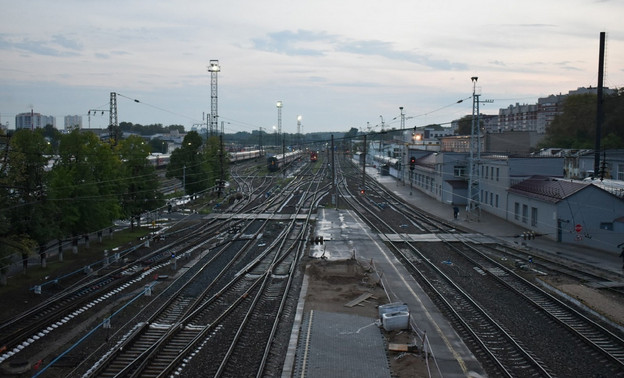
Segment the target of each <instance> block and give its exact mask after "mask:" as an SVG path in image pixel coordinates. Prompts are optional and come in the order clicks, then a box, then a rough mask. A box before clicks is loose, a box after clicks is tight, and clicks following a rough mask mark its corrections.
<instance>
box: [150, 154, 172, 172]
mask: <svg viewBox="0 0 624 378" xmlns="http://www.w3.org/2000/svg"><path fill="white" fill-rule="evenodd" d="M170 159H171V155H169V154H151V155H149V156H148V157H147V161H149V163H150V164H151V165H152V166H154V168H156V169H159V168H166V167H167V164H169V160H170Z"/></svg>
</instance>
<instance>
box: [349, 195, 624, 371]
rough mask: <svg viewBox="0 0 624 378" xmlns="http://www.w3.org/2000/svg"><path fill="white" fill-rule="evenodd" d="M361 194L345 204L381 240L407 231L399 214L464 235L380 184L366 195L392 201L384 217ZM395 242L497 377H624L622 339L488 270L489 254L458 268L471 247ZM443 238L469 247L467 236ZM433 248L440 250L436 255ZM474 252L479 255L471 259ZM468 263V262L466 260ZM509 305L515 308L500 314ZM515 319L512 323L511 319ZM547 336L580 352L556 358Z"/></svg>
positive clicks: (508, 274) (504, 272) (502, 271)
mask: <svg viewBox="0 0 624 378" xmlns="http://www.w3.org/2000/svg"><path fill="white" fill-rule="evenodd" d="M347 186H348V187H349V188H350V191H348V190H349V189H347ZM354 188H358V185H355V184H350V185H345V187H344V188H343V189H342V190H343V191H344V192H343V197H344V198H347V199H349V202H350V203H351V205H352V206H353V207H354V208H355V209H356V211H358V212H359V213H360V214H361V216H362V217H363V218H365V219H368V221H367V222H368V223H369V225H371V226H372V227H373V228H374V229H376V230H377V231H378V232H379V233H380V234H386V233H388V232H391V233H394V234H400V233H403V232H404V231H403V229H404V228H401V227H396V226H394V225H393V224H394V223H396V222H393V224H390V223H391V222H388V221H387V220H388V219H392V218H395V215H394V214H393V215H391V214H390V211H398V212H400V214H397V215H396V216H397V217H401V216H407V217H408V218H410V219H411V220H413V221H414V222H416V223H418V224H419V226H417V227H416V229H417V230H419V231H420V232H434V233H437V234H442V233H448V232H453V233H457V232H459V231H458V230H457V229H456V228H455V227H449V225H446V224H445V223H444V222H437V221H436V222H435V224H432V223H431V222H430V220H429V219H427V220H426V221H425V222H421V220H420V219H421V217H420V216H415V215H414V214H413V213H412V212H411V211H409V209H406V208H405V207H402V206H400V205H399V204H395V203H394V202H393V201H392V200H389V198H392V197H391V195H390V194H389V193H384V189H383V188H378V187H377V186H376V185H374V184H373V183H371V184H369V185H367V188H366V196H369V193H371V192H372V191H377V190H379V193H378V194H375V195H376V196H378V197H379V198H384V199H386V200H385V201H386V203H391V205H389V206H387V207H385V208H383V209H381V210H378V209H377V208H375V207H371V206H370V205H369V204H370V200H367V199H363V198H362V197H363V196H362V195H359V196H358V195H356V194H354V192H353V189H354ZM382 213H383V215H382ZM406 214H409V215H406ZM412 229H413V228H412ZM387 230H391V231H387ZM391 239H393V238H390V237H387V238H386V244H387V245H389V246H390V247H391V249H392V250H393V251H394V252H395V254H396V255H397V256H398V257H399V258H400V260H401V261H403V263H404V264H405V265H406V266H408V267H409V268H410V270H411V271H412V272H413V275H414V276H415V277H416V279H417V280H418V281H419V282H420V283H421V285H422V286H423V287H425V288H426V290H427V291H428V293H429V295H430V296H431V297H432V300H433V301H434V302H435V303H436V304H437V305H438V306H439V307H440V308H441V309H444V311H445V313H446V314H447V317H448V318H449V319H450V320H451V322H452V324H453V325H454V327H455V328H456V330H458V332H459V333H460V335H461V336H462V338H464V340H465V341H466V342H467V344H468V345H469V346H470V347H471V349H472V350H473V352H474V353H475V355H477V357H478V358H479V360H480V361H482V363H484V364H485V366H486V367H487V370H488V372H490V374H494V375H504V376H570V374H579V373H580V374H581V375H583V373H581V372H585V373H587V374H588V375H592V374H599V375H600V374H603V375H604V376H618V374H622V371H624V365H622V357H621V356H622V350H621V348H622V345H623V342H622V339H621V336H619V335H616V334H614V333H613V332H611V331H609V330H607V329H605V328H603V327H602V326H601V325H599V324H597V323H595V322H593V321H591V320H589V319H588V318H587V317H586V316H585V315H583V314H580V313H579V312H578V311H576V310H574V309H573V308H571V307H570V306H568V305H567V304H564V303H563V302H562V301H560V300H559V299H557V298H554V297H553V296H552V295H550V294H548V293H546V292H545V291H543V290H541V289H540V288H538V287H536V286H535V285H533V284H530V283H528V281H526V280H524V279H522V278H521V277H519V276H517V275H515V274H514V273H513V272H512V271H511V270H508V269H507V268H505V267H503V266H498V265H497V266H496V267H494V266H492V263H491V262H490V263H488V264H486V263H485V261H486V260H485V257H483V256H484V255H482V254H479V255H478V256H481V257H479V262H482V263H481V264H479V263H477V261H476V259H477V258H476V257H475V258H474V259H473V260H467V263H466V264H462V265H457V261H458V260H459V259H460V258H459V257H458V256H457V252H450V251H453V250H455V251H456V250H457V247H456V245H460V246H466V245H469V243H467V242H438V243H414V242H411V241H408V240H407V239H405V240H401V241H398V242H397V241H396V240H397V238H394V240H395V241H392V240H391ZM440 239H442V240H444V239H449V240H458V239H459V240H462V239H461V237H460V238H444V237H441V238H440ZM434 245H435V246H436V248H434V249H432V246H434ZM466 248H467V247H463V249H466ZM474 248H475V247H473V249H474ZM454 253H455V254H454ZM466 253H467V252H466ZM475 253H476V252H474V250H473V251H472V254H475ZM461 256H464V257H463V258H465V259H468V258H467V257H465V255H464V254H462V255H461ZM486 299H489V300H486ZM506 306H509V307H510V309H507V310H505V311H502V310H497V309H500V308H501V307H506ZM514 313H515V314H514ZM514 315H515V316H514ZM508 316H509V317H511V319H507V318H506V317H508ZM512 319H516V320H515V321H516V322H519V323H520V326H516V327H513V326H510V322H512V323H513V321H514V320H512ZM531 319H535V320H531ZM548 319H550V320H548ZM535 323H539V325H536V324H535ZM555 324H557V326H556V327H554V325H555ZM527 325H528V326H529V327H531V328H535V329H536V330H535V332H526V327H527ZM553 328H555V329H553ZM522 329H524V330H525V332H524V333H525V334H527V333H530V334H531V335H533V338H532V339H531V338H527V337H522V336H523V334H522ZM542 329H543V331H541V332H543V334H544V335H546V334H548V335H549V336H551V335H553V336H551V337H555V339H556V340H557V343H558V344H561V345H575V348H576V350H574V351H573V352H568V351H566V353H561V351H559V352H558V353H556V356H557V357H556V358H553V357H551V356H552V344H549V343H552V340H553V339H552V338H551V339H550V340H548V337H540V336H539V333H540V330H542ZM547 331H550V332H548V333H546V332H547ZM549 349H550V351H551V356H548V350H549ZM562 358H565V359H566V360H565V362H561V361H560V360H561V359H562Z"/></svg>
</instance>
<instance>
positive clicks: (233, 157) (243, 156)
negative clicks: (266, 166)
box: [228, 150, 262, 163]
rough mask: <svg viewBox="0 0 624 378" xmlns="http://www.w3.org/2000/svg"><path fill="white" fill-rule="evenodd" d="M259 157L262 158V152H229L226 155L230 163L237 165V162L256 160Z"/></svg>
mask: <svg viewBox="0 0 624 378" xmlns="http://www.w3.org/2000/svg"><path fill="white" fill-rule="evenodd" d="M260 156H262V150H251V151H240V152H230V153H229V154H228V157H229V159H230V163H237V162H239V161H245V160H251V159H256V158H259V157H260Z"/></svg>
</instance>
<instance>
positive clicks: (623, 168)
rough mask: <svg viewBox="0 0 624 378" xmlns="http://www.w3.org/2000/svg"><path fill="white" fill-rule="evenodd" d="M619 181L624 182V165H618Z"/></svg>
mask: <svg viewBox="0 0 624 378" xmlns="http://www.w3.org/2000/svg"><path fill="white" fill-rule="evenodd" d="M617 179H618V180H624V164H618V171H617Z"/></svg>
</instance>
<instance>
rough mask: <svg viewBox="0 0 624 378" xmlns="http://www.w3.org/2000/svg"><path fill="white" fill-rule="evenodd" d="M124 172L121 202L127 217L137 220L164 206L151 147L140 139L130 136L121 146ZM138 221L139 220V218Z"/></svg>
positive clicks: (132, 223) (132, 220)
mask: <svg viewBox="0 0 624 378" xmlns="http://www.w3.org/2000/svg"><path fill="white" fill-rule="evenodd" d="M119 148H120V154H121V159H122V172H123V177H125V180H126V181H125V192H124V194H123V195H122V198H121V203H122V208H123V214H124V216H125V218H127V219H130V225H131V227H132V228H133V227H134V219H136V218H138V217H140V215H141V214H142V213H143V212H145V211H151V210H154V209H156V208H158V207H159V206H161V205H162V204H163V196H162V193H161V192H160V191H158V186H159V182H158V176H157V175H156V169H155V168H154V166H152V165H151V164H150V163H149V161H148V160H147V156H148V155H149V151H150V146H149V145H148V144H147V143H145V141H144V140H143V138H141V137H139V136H134V135H133V136H130V137H128V138H127V139H125V140H123V141H122V142H121V143H120V146H119ZM137 222H138V219H137Z"/></svg>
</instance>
